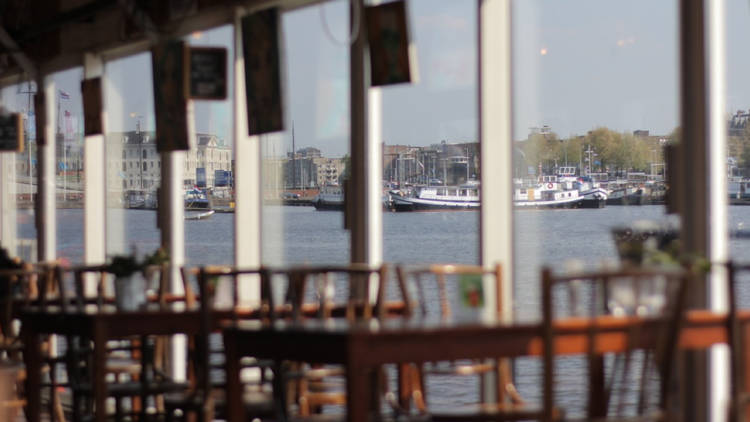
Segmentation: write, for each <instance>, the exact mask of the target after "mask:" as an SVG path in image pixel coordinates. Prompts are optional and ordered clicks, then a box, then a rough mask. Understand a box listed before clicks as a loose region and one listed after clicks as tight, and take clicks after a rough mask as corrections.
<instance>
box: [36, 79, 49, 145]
mask: <svg viewBox="0 0 750 422" xmlns="http://www.w3.org/2000/svg"><path fill="white" fill-rule="evenodd" d="M34 121H35V122H36V144H37V145H39V146H41V145H46V144H47V136H46V135H47V133H46V126H47V110H46V105H45V101H44V92H37V93H36V94H34Z"/></svg>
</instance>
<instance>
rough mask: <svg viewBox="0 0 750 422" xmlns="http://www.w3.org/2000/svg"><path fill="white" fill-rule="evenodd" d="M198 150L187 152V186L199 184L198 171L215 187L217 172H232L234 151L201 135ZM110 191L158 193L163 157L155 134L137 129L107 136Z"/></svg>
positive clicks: (207, 135) (216, 139) (216, 140)
mask: <svg viewBox="0 0 750 422" xmlns="http://www.w3.org/2000/svg"><path fill="white" fill-rule="evenodd" d="M197 139H198V145H197V146H196V148H193V149H191V150H190V151H186V153H185V167H184V171H185V177H184V179H185V180H184V184H185V185H188V186H193V185H196V184H197V182H198V180H197V174H198V173H199V170H198V169H201V168H202V169H204V171H205V182H206V183H205V187H213V185H214V175H215V171H216V170H228V171H231V170H232V150H231V148H230V147H227V146H225V145H223V142H221V140H220V139H218V138H217V137H216V135H210V134H198V135H197ZM106 150H107V185H108V186H107V188H108V190H109V191H110V192H118V191H119V192H125V191H128V190H140V191H156V188H157V187H158V186H159V182H160V181H161V155H160V154H159V152H158V151H157V150H156V138H155V135H154V132H145V131H140V130H138V129H136V130H134V131H129V132H121V133H111V134H108V135H107V148H106Z"/></svg>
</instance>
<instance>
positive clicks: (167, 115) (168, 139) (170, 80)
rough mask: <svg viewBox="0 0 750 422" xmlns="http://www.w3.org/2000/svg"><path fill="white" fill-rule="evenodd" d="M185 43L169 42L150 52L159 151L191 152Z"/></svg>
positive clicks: (187, 67)
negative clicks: (186, 93) (186, 89)
mask: <svg viewBox="0 0 750 422" xmlns="http://www.w3.org/2000/svg"><path fill="white" fill-rule="evenodd" d="M187 56H188V54H187V53H186V48H185V43H184V42H182V41H168V42H165V43H161V44H158V45H156V46H154V48H153V49H152V50H151V65H152V70H153V80H154V111H155V112H156V150H157V151H159V152H166V151H184V150H188V149H190V146H189V143H188V130H187V99H186V95H185V79H186V78H187V77H188V75H187V70H188V69H189V65H188V63H187Z"/></svg>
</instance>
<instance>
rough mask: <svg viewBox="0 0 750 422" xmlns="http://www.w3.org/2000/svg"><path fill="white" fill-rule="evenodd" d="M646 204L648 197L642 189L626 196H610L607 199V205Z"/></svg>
mask: <svg viewBox="0 0 750 422" xmlns="http://www.w3.org/2000/svg"><path fill="white" fill-rule="evenodd" d="M645 202H646V196H645V195H644V194H643V190H642V189H638V190H636V191H635V192H632V193H628V194H626V195H614V196H613V195H610V196H609V198H607V205H644V204H645Z"/></svg>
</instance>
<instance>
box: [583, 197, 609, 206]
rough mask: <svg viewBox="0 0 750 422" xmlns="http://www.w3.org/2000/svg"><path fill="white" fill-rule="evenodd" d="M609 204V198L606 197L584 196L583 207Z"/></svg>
mask: <svg viewBox="0 0 750 422" xmlns="http://www.w3.org/2000/svg"><path fill="white" fill-rule="evenodd" d="M606 205H607V200H606V199H604V198H585V197H584V198H583V201H581V208H604V207H605V206H606Z"/></svg>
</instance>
